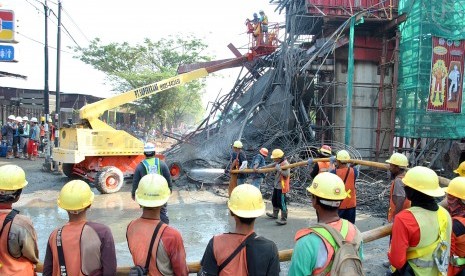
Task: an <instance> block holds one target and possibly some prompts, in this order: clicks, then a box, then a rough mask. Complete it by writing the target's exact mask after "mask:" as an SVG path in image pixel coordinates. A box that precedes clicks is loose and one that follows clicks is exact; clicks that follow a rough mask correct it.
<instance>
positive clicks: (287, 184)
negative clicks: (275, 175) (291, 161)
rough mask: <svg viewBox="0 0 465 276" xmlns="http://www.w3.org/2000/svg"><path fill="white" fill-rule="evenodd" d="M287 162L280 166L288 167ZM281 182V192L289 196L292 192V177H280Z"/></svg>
mask: <svg viewBox="0 0 465 276" xmlns="http://www.w3.org/2000/svg"><path fill="white" fill-rule="evenodd" d="M286 163H287V162H286V160H284V161H283V162H281V164H279V165H280V166H285V165H286ZM279 177H280V181H281V192H282V193H283V194H287V193H288V192H289V191H290V190H291V176H290V175H289V176H287V177H284V176H283V175H282V174H281V175H280V176H279Z"/></svg>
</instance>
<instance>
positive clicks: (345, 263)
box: [318, 224, 365, 276]
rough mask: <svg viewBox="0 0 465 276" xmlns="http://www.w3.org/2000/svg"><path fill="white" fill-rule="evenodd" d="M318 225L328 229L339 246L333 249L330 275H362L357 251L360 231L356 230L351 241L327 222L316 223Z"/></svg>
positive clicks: (359, 242) (360, 241) (359, 244)
mask: <svg viewBox="0 0 465 276" xmlns="http://www.w3.org/2000/svg"><path fill="white" fill-rule="evenodd" d="M318 227H322V228H324V229H325V230H326V231H328V232H329V233H330V234H331V236H332V237H333V239H334V241H335V242H336V244H337V246H338V247H339V248H338V249H337V250H335V252H334V255H333V260H332V267H331V273H330V275H331V276H342V275H343V276H362V275H365V273H364V272H363V268H362V260H361V259H360V257H359V255H358V252H359V248H360V246H361V243H362V239H361V236H360V232H358V231H357V232H356V235H355V237H354V240H353V241H352V242H348V241H346V240H345V239H344V238H343V237H342V235H341V233H340V232H339V231H337V230H336V229H335V228H333V227H331V226H329V225H327V224H318Z"/></svg>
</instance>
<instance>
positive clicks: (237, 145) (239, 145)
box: [233, 140, 242, 149]
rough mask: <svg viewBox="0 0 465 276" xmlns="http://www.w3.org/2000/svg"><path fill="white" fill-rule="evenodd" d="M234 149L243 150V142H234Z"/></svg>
mask: <svg viewBox="0 0 465 276" xmlns="http://www.w3.org/2000/svg"><path fill="white" fill-rule="evenodd" d="M233 147H235V148H238V149H242V142H241V141H239V140H237V141H234V144H233Z"/></svg>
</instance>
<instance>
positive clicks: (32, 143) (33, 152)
mask: <svg viewBox="0 0 465 276" xmlns="http://www.w3.org/2000/svg"><path fill="white" fill-rule="evenodd" d="M37 123H38V122H37V118H36V117H32V118H31V124H32V125H31V129H30V131H31V134H30V137H29V141H28V145H27V155H28V158H29V160H36V158H37V156H39V153H38V150H37V148H38V146H39V143H40V129H39V126H38V125H37Z"/></svg>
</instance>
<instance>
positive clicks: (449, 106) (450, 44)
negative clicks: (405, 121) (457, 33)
mask: <svg viewBox="0 0 465 276" xmlns="http://www.w3.org/2000/svg"><path fill="white" fill-rule="evenodd" d="M432 39H433V55H432V59H431V78H430V85H429V88H430V89H429V97H428V106H427V110H428V111H434V112H451V113H461V106H462V94H463V87H462V83H463V79H462V78H463V69H464V64H463V63H464V61H465V54H464V53H465V40H450V39H445V38H442V37H434V36H433V37H432Z"/></svg>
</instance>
